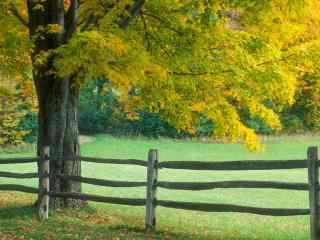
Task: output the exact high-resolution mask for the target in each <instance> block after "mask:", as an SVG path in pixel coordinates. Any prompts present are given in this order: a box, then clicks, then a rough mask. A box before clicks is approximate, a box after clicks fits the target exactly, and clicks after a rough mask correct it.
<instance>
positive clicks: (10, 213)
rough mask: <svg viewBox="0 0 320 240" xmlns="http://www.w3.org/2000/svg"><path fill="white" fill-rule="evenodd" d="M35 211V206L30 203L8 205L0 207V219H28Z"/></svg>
mask: <svg viewBox="0 0 320 240" xmlns="http://www.w3.org/2000/svg"><path fill="white" fill-rule="evenodd" d="M36 213H37V212H36V208H35V207H34V206H32V205H23V206H21V205H9V206H6V207H5V208H0V219H26V218H28V219H30V218H33V217H34V216H35V215H36Z"/></svg>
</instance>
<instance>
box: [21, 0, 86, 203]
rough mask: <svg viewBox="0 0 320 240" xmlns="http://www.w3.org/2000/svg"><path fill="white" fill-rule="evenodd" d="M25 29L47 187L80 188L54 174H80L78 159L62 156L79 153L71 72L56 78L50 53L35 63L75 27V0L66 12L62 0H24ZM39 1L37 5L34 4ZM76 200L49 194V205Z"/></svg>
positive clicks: (76, 92) (39, 141)
mask: <svg viewBox="0 0 320 240" xmlns="http://www.w3.org/2000/svg"><path fill="white" fill-rule="evenodd" d="M27 3H28V13H29V32H30V37H31V39H32V40H33V41H34V49H33V52H32V54H31V57H32V61H33V78H34V83H35V86H36V92H37V96H38V105H39V114H38V125H39V133H38V155H40V154H41V152H42V151H43V149H44V148H46V147H50V158H51V159H50V174H51V176H50V190H51V191H56V192H81V184H80V183H73V182H70V181H65V180H61V179H59V178H57V177H56V175H57V174H60V175H61V174H62V175H74V176H81V162H80V161H74V160H72V161H65V160H62V158H65V157H73V156H76V155H79V153H80V147H79V140H78V137H79V132H78V98H79V89H77V88H76V87H73V86H75V84H73V82H74V81H75V76H70V77H68V78H63V79H62V78H60V77H59V76H57V75H56V74H55V72H56V71H55V67H54V64H53V62H54V58H55V56H54V54H52V55H50V57H49V58H48V59H47V62H46V64H44V65H41V66H39V65H37V64H36V59H37V57H38V56H39V54H41V53H43V52H50V51H51V50H54V49H57V48H58V47H60V46H61V45H62V44H65V43H67V42H68V41H69V39H70V38H71V37H72V34H73V33H74V32H75V30H76V27H75V26H76V19H77V10H78V7H77V4H78V2H77V0H72V1H71V5H70V7H69V9H68V10H67V12H65V9H64V1H63V0H47V1H43V2H41V3H39V2H36V1H33V0H28V2H27ZM39 4H40V5H41V7H40V8H39V6H38V5H39ZM50 25H58V26H59V31H58V32H55V33H52V32H46V30H43V29H47V28H49V27H50ZM81 205H82V202H81V201H79V200H66V199H60V198H51V199H50V206H51V207H52V208H59V207H79V206H81Z"/></svg>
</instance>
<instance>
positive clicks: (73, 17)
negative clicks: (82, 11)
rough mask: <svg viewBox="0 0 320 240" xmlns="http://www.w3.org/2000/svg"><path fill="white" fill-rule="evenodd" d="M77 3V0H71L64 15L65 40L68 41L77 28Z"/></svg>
mask: <svg viewBox="0 0 320 240" xmlns="http://www.w3.org/2000/svg"><path fill="white" fill-rule="evenodd" d="M79 4H80V3H79V0H71V4H70V7H69V9H68V11H67V13H66V15H65V29H66V33H65V36H64V40H65V41H68V40H69V39H70V38H71V37H72V34H73V33H74V32H75V31H76V29H77V20H78V9H79Z"/></svg>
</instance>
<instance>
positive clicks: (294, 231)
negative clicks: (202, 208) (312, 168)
mask: <svg viewBox="0 0 320 240" xmlns="http://www.w3.org/2000/svg"><path fill="white" fill-rule="evenodd" d="M311 145H320V140H319V139H317V138H316V137H294V138H291V137H283V138H277V139H268V140H267V141H266V150H265V152H262V153H250V152H248V151H247V150H246V149H245V148H244V147H243V146H241V145H237V144H234V145H232V144H213V143H202V142H197V141H174V140H170V139H160V140H148V139H141V138H139V139H129V138H114V137H111V136H106V135H99V136H96V137H95V138H94V140H93V141H92V142H90V143H87V144H84V145H83V146H82V155H85V156H96V157H108V158H109V157H114V158H123V159H125V158H139V159H146V158H147V152H148V149H150V148H156V149H158V150H159V153H160V154H159V155H160V161H172V160H199V161H201V160H202V161H228V160H253V159H263V160H278V159H305V158H306V151H307V147H308V146H311ZM27 155H28V156H31V155H33V153H32V152H30V151H29V152H20V153H11V154H8V153H1V154H0V157H10V156H11V157H14V156H27ZM2 168H3V167H2V166H1V171H15V172H30V171H35V165H34V164H33V165H32V164H27V165H20V166H19V169H17V165H15V166H5V168H3V169H2ZM83 175H84V176H87V177H95V178H103V179H113V180H134V181H144V180H145V179H146V169H145V168H142V167H138V166H125V167H124V166H116V165H99V164H93V163H85V164H83ZM159 178H160V180H166V181H199V182H202V181H221V180H277V181H287V182H307V170H286V171H283V170H276V171H247V172H246V171H242V172H238V171H229V172H224V171H217V172H213V171H186V170H161V171H160V172H159ZM1 183H23V184H25V185H29V186H36V180H30V181H25V180H20V181H18V180H11V179H2V178H0V184H1ZM83 189H84V192H87V193H91V194H99V195H106V196H118V197H138V198H144V197H145V189H144V188H125V189H119V188H104V187H95V186H90V185H84V186H83ZM158 198H159V199H166V200H178V201H197V202H209V203H231V204H241V205H248V206H260V207H275V208H276V207H285V208H308V193H307V192H301V191H285V190H268V189H267V190H266V189H222V190H221V189H220V190H208V191H200V192H189V191H171V190H164V189H159V192H158ZM33 200H34V196H31V195H28V194H18V193H7V192H1V193H0V239H6V238H1V234H2V235H3V236H6V237H7V239H15V238H16V239H20V238H21V239H46V238H45V237H44V236H45V234H47V239H145V238H148V239H213V240H219V239H221V240H222V239H224V240H229V239H230V240H235V239H237V240H240V239H243V240H245V239H246V240H253V239H264V240H271V239H277V240H293V239H297V240H298V239H299V240H300V239H305V240H306V239H309V237H308V236H309V235H308V234H309V217H308V216H297V217H266V216H257V215H250V214H235V213H201V212H193V211H183V210H171V209H165V208H161V207H159V208H158V209H157V221H158V222H157V229H158V232H157V233H156V234H153V235H148V236H146V235H145V234H144V233H143V228H144V208H143V207H126V206H117V205H108V204H95V203H90V204H89V207H87V208H86V209H84V210H82V211H75V210H68V211H65V212H61V211H58V212H55V213H51V217H50V220H49V221H48V222H47V223H39V222H38V221H37V220H36V217H35V215H34V211H33V209H32V208H30V207H29V206H30V205H31V204H32V202H33ZM19 237H20V238H19ZM22 237H24V238H22Z"/></svg>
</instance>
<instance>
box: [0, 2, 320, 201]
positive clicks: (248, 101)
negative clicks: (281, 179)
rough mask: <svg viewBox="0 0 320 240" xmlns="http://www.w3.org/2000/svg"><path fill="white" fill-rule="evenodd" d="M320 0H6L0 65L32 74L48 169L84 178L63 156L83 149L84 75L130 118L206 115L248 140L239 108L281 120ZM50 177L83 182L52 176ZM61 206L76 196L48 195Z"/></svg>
mask: <svg viewBox="0 0 320 240" xmlns="http://www.w3.org/2000/svg"><path fill="white" fill-rule="evenodd" d="M318 7H319V3H318V1H316V0H305V1H303V0H301V1H297V0H287V1H280V0H263V1H260V0H259V1H257V0H247V1H238V0H227V1H226V0H220V1H211V0H186V1H180V0H152V1H151V0H150V1H148V0H146V1H144V0H125V1H118V0H82V1H81V0H80V1H78V0H65V1H63V0H15V1H12V0H4V1H1V3H0V17H1V18H0V23H1V26H5V27H4V29H1V31H0V36H1V38H0V39H1V40H0V62H2V63H4V64H3V65H2V67H1V69H0V71H6V72H9V73H10V74H12V75H17V74H18V75H19V74H23V73H24V74H25V73H28V72H30V71H32V75H33V81H34V84H35V89H36V94H37V96H38V109H39V136H38V154H40V153H41V151H43V148H44V147H45V146H50V155H51V157H52V159H53V160H52V161H51V163H50V169H51V173H52V174H54V175H55V174H65V175H81V163H80V162H79V161H65V160H62V158H67V157H73V156H76V155H78V154H79V152H80V149H79V142H78V122H77V116H78V112H77V103H78V97H79V91H80V87H81V84H82V82H83V81H85V80H87V79H92V78H99V77H101V76H104V77H105V78H106V79H108V80H109V84H107V85H106V86H110V88H111V90H112V91H113V92H114V93H115V94H117V95H118V98H119V99H120V102H121V103H122V104H123V108H124V109H125V110H126V112H127V114H128V116H130V117H131V118H135V117H137V114H136V113H137V112H138V111H139V110H141V109H148V110H149V111H150V112H154V113H158V114H159V116H160V117H161V118H162V119H164V120H165V121H166V122H168V123H169V124H170V125H172V126H174V127H175V128H177V129H180V130H183V131H186V132H189V133H191V134H193V133H195V126H197V125H198V123H199V121H200V120H201V119H202V118H203V117H206V118H207V119H209V120H210V121H212V122H213V123H214V129H213V132H212V136H213V137H215V138H220V139H221V138H222V139H225V140H231V141H233V142H235V141H243V142H244V143H245V144H246V145H247V147H249V148H250V149H256V148H258V147H259V146H260V145H259V140H258V138H257V136H256V134H255V133H254V131H253V130H252V129H250V128H249V127H248V126H246V125H245V124H244V121H243V119H241V116H240V114H239V113H240V112H241V111H242V110H247V111H248V112H249V113H250V115H251V116H255V117H259V118H260V119H262V120H263V121H264V122H266V123H267V124H268V125H269V126H270V127H272V128H274V129H280V128H281V124H280V120H279V118H278V115H277V111H281V109H282V108H283V106H286V105H290V104H292V103H293V100H294V94H295V90H296V82H297V79H298V78H299V77H300V75H301V73H300V72H299V70H298V69H297V66H298V65H299V66H301V65H303V64H305V63H306V61H303V62H302V60H301V59H299V57H300V56H301V51H305V52H308V49H309V47H308V46H311V45H312V46H318V44H319V43H318V41H317V37H318V35H317V33H315V32H314V31H312V29H313V25H312V24H314V25H315V26H319V25H320V24H319V17H318V16H317V14H307V13H309V12H312V13H315V10H314V9H317V8H318ZM301 14H303V16H304V17H305V18H301ZM275 29H276V30H277V31H275ZM297 45H299V46H297ZM301 46H303V47H301ZM303 48H304V50H302V49H303ZM307 59H308V60H310V59H309V57H307ZM314 59H316V58H314ZM298 60H299V61H300V62H299V61H298ZM27 75H28V74H27ZM110 83H111V84H110ZM50 185H51V186H50V187H51V189H52V190H53V191H58V192H68V191H74V192H79V191H81V186H80V184H78V183H73V182H66V181H62V180H61V179H59V178H57V177H53V178H51V182H50ZM62 205H67V206H68V205H69V206H70V205H71V206H72V205H79V202H78V201H71V200H67V201H64V200H62V199H53V200H52V202H51V206H52V207H59V206H62Z"/></svg>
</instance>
